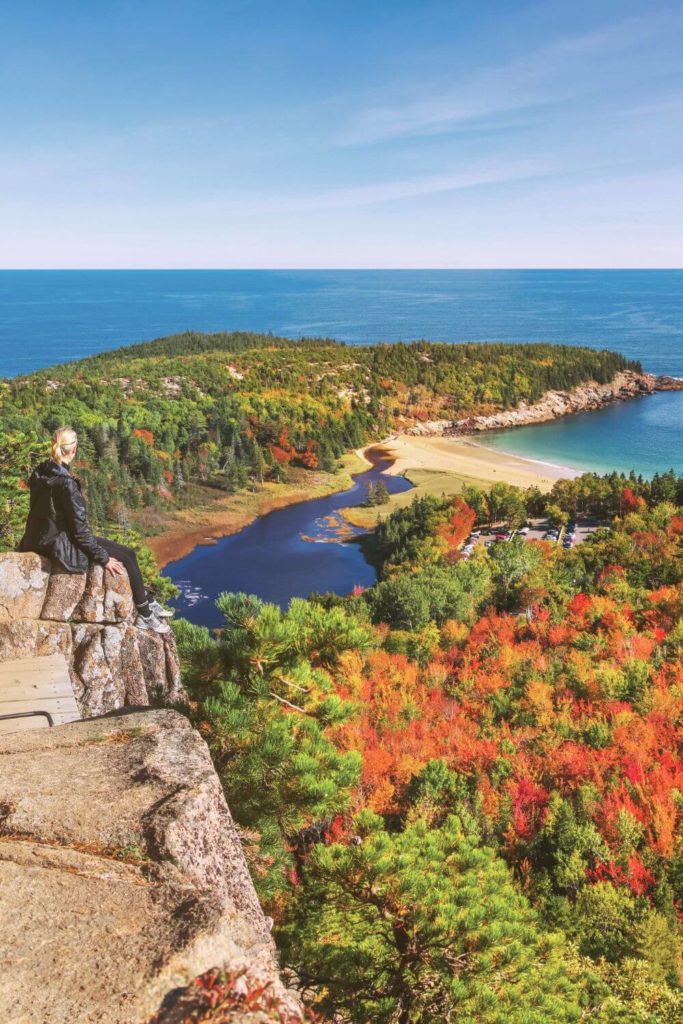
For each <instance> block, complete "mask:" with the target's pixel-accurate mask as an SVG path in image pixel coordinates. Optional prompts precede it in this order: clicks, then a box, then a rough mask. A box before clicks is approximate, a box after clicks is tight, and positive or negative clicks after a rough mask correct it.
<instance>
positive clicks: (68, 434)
mask: <svg viewBox="0 0 683 1024" xmlns="http://www.w3.org/2000/svg"><path fill="white" fill-rule="evenodd" d="M75 444H78V437H77V435H76V431H75V430H72V429H71V427H58V429H57V430H55V432H54V434H53V435H52V451H51V452H50V454H51V456H52V458H53V459H54V460H55V462H58V463H59V464H60V466H61V464H62V463H63V462H64V456H65V455H69V454H70V449H71V448H73V446H74V445H75Z"/></svg>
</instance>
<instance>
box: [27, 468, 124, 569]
mask: <svg viewBox="0 0 683 1024" xmlns="http://www.w3.org/2000/svg"><path fill="white" fill-rule="evenodd" d="M28 483H29V487H30V489H31V508H30V511H29V514H28V520H27V522H26V531H25V533H24V536H23V537H22V538H21V541H20V542H19V547H18V548H17V550H18V551H35V552H37V553H38V554H39V555H46V556H47V557H48V558H52V559H54V561H56V562H58V563H59V564H60V565H61V567H62V568H63V569H65V570H66V572H87V570H88V565H89V563H90V562H97V563H98V564H99V565H105V564H106V563H107V562H108V561H109V554H108V553H107V552H106V551H105V549H104V548H103V547H102V546H101V545H100V544H98V543H97V541H96V540H95V538H94V537H93V533H92V530H91V529H90V527H89V526H88V516H87V513H86V510H85V502H84V500H83V495H82V494H81V484H80V481H79V480H77V478H76V477H75V476H72V474H71V473H70V471H69V470H68V469H67V467H66V466H62V465H60V464H59V463H58V462H55V461H54V459H46V460H45V462H41V463H40V465H39V466H37V467H36V469H34V471H33V473H31V477H30V479H29V482H28Z"/></svg>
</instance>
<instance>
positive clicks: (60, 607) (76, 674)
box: [0, 552, 184, 718]
mask: <svg viewBox="0 0 683 1024" xmlns="http://www.w3.org/2000/svg"><path fill="white" fill-rule="evenodd" d="M134 614H135V606H134V603H133V596H132V594H131V590H130V584H129V582H128V577H127V576H111V575H110V574H109V573H105V572H104V571H103V569H102V567H101V566H99V565H93V566H91V568H90V570H89V572H88V573H87V574H85V573H75V574H69V573H63V572H57V571H55V567H54V566H52V565H51V564H50V562H49V561H48V560H47V559H45V558H41V557H40V555H36V554H32V553H27V554H18V553H14V552H8V553H5V554H0V661H4V660H10V659H15V658H36V657H42V656H45V655H50V654H63V655H64V657H65V659H66V661H67V663H68V666H69V674H70V677H71V685H72V687H73V691H74V696H75V698H76V701H77V703H78V707H79V711H80V714H81V717H82V718H92V717H93V716H95V715H102V714H105V713H106V712H108V711H115V710H117V709H118V708H123V707H127V706H131V705H133V706H136V707H141V706H146V705H149V704H150V702H151V701H152V700H154V699H155V698H162V699H164V700H165V701H177V700H182V699H183V696H184V694H183V688H182V684H181V681H180V665H179V663H178V655H177V652H176V646H175V639H174V637H173V634H172V633H169V634H164V635H160V634H157V633H142V632H141V631H140V630H138V629H136V628H135V626H134V625H133V619H134Z"/></svg>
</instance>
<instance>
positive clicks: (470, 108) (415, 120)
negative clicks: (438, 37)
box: [337, 12, 681, 145]
mask: <svg viewBox="0 0 683 1024" xmlns="http://www.w3.org/2000/svg"><path fill="white" fill-rule="evenodd" d="M674 21H675V22H676V23H677V24H678V25H680V21H681V18H680V15H679V14H677V13H676V12H666V13H662V14H657V13H653V14H652V15H649V16H648V17H647V18H643V17H634V18H627V19H623V20H621V21H619V22H616V23H613V24H610V25H608V26H605V27H602V28H600V29H597V30H595V31H593V32H589V33H584V34H583V35H575V36H569V37H565V38H564V39H560V40H557V41H555V42H553V43H551V44H548V45H546V46H544V47H541V48H539V49H537V50H534V51H532V52H531V53H528V54H526V55H524V56H523V57H520V58H518V59H516V60H514V61H511V62H509V63H507V64H504V65H501V66H497V67H489V68H483V69H482V70H481V71H478V72H477V73H476V74H473V75H471V76H470V77H469V78H468V79H465V80H462V81H460V82H457V83H453V81H452V80H449V81H447V82H445V81H443V80H441V81H440V82H434V83H432V85H431V86H430V87H429V88H425V87H424V86H420V87H419V90H418V91H417V95H415V93H413V97H412V98H406V99H405V100H404V101H403V102H401V101H397V99H396V98H395V97H396V95H397V94H399V95H400V91H401V88H400V87H397V88H396V90H394V94H393V96H392V99H391V101H390V102H385V103H374V104H372V105H369V106H367V107H365V109H362V110H360V111H358V112H357V113H356V114H355V116H353V117H352V118H351V120H350V122H349V124H348V126H347V127H346V129H344V130H343V131H342V132H341V133H340V135H339V136H338V139H337V142H338V143H339V144H340V145H356V144H362V143H371V142H379V141H382V140H388V139H392V138H399V137H402V136H411V135H427V134H436V133H440V132H446V131H451V130H453V129H454V128H457V127H461V126H462V127H464V126H466V125H467V124H468V123H471V122H473V121H481V120H486V119H489V118H492V117H496V116H498V115H506V114H509V113H510V112H513V111H521V110H524V109H530V108H533V107H538V106H544V105H547V104H550V103H556V102H559V101H563V100H567V99H569V98H570V97H572V96H573V95H576V94H577V93H579V92H580V91H581V90H582V88H583V87H584V85H583V77H582V74H581V72H582V69H583V68H584V67H585V66H586V65H588V64H590V65H592V66H593V67H595V61H596V60H597V59H599V58H600V59H602V60H603V61H605V62H606V71H609V67H610V65H609V61H610V59H611V60H612V61H614V59H615V58H616V60H617V64H618V68H617V71H618V72H621V71H622V70H623V66H622V62H621V61H620V60H619V57H620V56H622V55H624V54H626V53H628V51H630V50H633V49H635V48H636V47H640V46H642V44H643V41H644V39H646V38H647V37H650V36H652V35H653V34H655V33H656V32H658V31H661V30H662V29H663V28H664V27H666V26H667V25H668V26H669V27H672V25H673V22H674Z"/></svg>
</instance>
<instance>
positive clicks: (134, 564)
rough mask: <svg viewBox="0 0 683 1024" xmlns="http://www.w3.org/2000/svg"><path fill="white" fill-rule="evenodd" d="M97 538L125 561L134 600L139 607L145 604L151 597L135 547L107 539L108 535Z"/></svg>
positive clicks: (115, 556) (110, 551) (114, 555)
mask: <svg viewBox="0 0 683 1024" xmlns="http://www.w3.org/2000/svg"><path fill="white" fill-rule="evenodd" d="M95 540H96V541H97V543H98V544H101V545H102V547H103V548H104V550H105V551H108V552H109V554H110V555H112V556H113V557H114V558H118V560H119V562H123V564H124V565H125V567H126V572H127V573H128V579H129V580H130V589H131V590H132V591H133V600H134V601H135V604H136V605H137V606H138V607H139V606H140V605H144V604H145V603H146V602H147V601H148V600H149V597H148V594H147V591H146V590H145V584H144V583H143V582H142V573H141V572H140V566H139V565H138V557H137V555H136V554H135V552H134V551H133V549H132V548H129V547H127V546H126V545H125V544H118V543H117V542H116V541H115V540H107V538H106V537H95Z"/></svg>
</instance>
